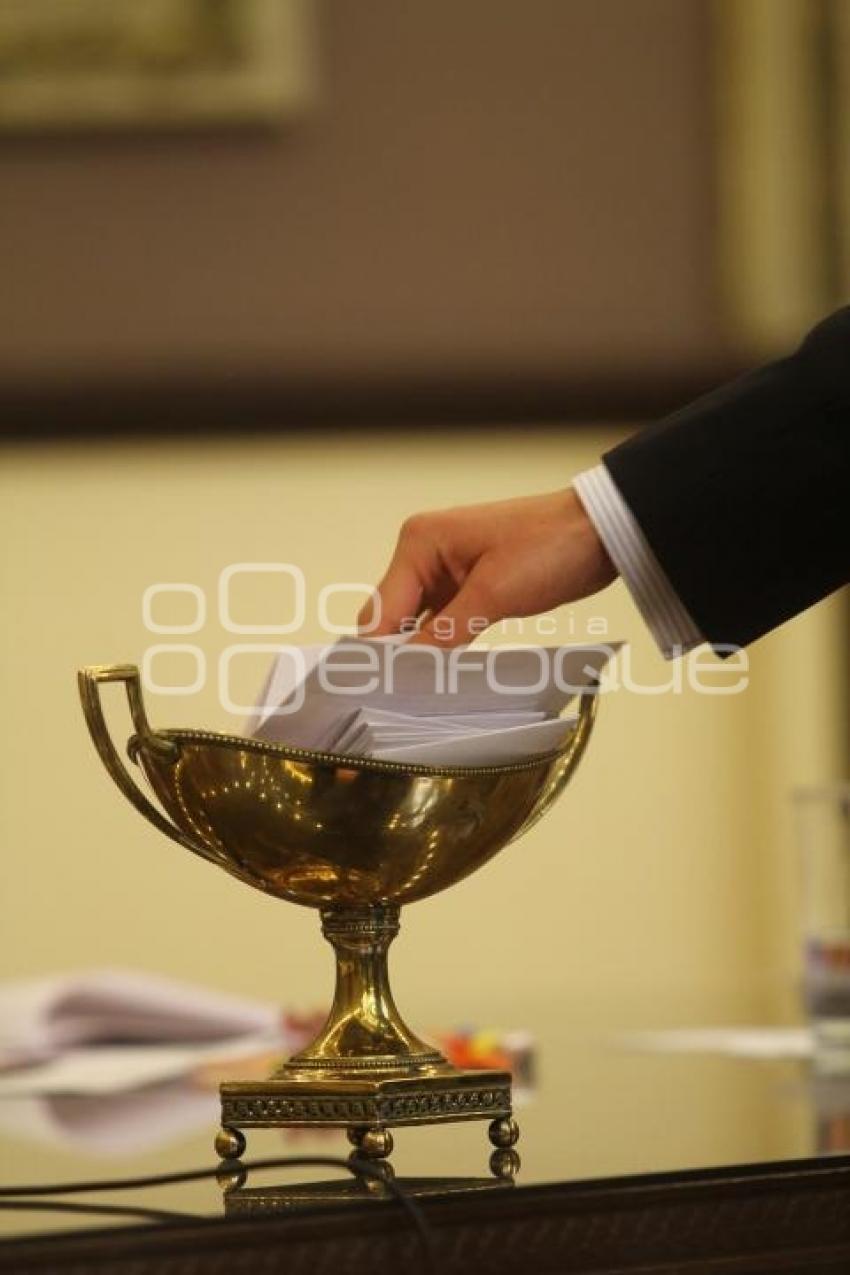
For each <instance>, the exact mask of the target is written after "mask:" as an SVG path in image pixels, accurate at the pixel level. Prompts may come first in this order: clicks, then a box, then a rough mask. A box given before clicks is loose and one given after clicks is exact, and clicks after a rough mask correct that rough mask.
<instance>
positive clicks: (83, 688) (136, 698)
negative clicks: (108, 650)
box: [77, 664, 228, 867]
mask: <svg viewBox="0 0 850 1275" xmlns="http://www.w3.org/2000/svg"><path fill="white" fill-rule="evenodd" d="M77 681H78V684H79V688H80V699H81V701H82V705H83V713H84V714H85V718H86V725H87V726H88V728H89V734H90V735H91V737H92V740H93V742H94V746H95V748H96V749H97V751H98V754H99V756H100V760H101V761H102V762H103V764H104V766H105V767H106V769H107V770H108V772H109V774H110V776H111V777H112V779H113V780H114V782H115V783H116V784H117V785H118V787H119V788H120V789H121V791H122V792H123V794H124V796H125V797H126V798H127V800H128V801H129V802H130V803H131V804H132V805H134V806H135V807H136V809H137V810H138V811H139V812H140V813H141V814H143V815H144V816H145V818H146V819H147V820H148V821H149V822H150V823H152V824H153V825H154V827H155V828H158V829H159V831H160V832H164V833H165V835H166V836H167V837H170V838H171V840H172V841H176V842H177V844H178V845H181V846H183V848H184V850H191V852H192V854H197V855H200V856H201V858H202V859H206V860H208V862H210V863H215V864H216V865H217V866H218V867H225V866H228V865H227V864H226V861H225V859H224V856H223V855H222V856H220V857H219V856H218V855H216V854H215V853H214V851H212V850H208V849H207V848H206V847H205V846H202V845H199V844H198V843H197V842H195V841H193V840H192V839H191V838H190V837H187V836H186V834H185V833H184V832H182V831H181V829H180V828H178V827H177V826H176V824H173V823H171V821H170V820H169V819H166V818H165V816H164V815H163V814H161V813H160V811H159V810H157V808H156V806H154V805H153V804H152V803H151V802H150V801H148V799H147V797H146V796H145V794H144V793H143V792H142V790H141V788H139V787H138V786H137V785H136V784H135V783H134V781H133V778H132V776H131V775H130V773H129V771H128V770H127V768H126V767H125V765H124V763H123V761H122V760H121V757H120V755H119V753H118V750H117V749H116V747H115V745H114V744H113V742H112V736H111V735H110V734H109V727H108V726H107V724H106V719H105V717H104V715H103V705H102V703H101V699H100V687H101V685H102V683H104V682H123V683H124V686H125V688H126V691H127V701H128V703H129V705H130V716H131V717H132V719H133V725H134V726H135V728H136V734H137V736H138V739H139V743H140V745H141V747H142V748H143V749H145V751H147V752H151V753H155V754H158V755H159V756H160V757H162V758H163V760H165V761H172V762H176V761H177V760H178V759H179V757H180V748H179V746H178V745H177V744H175V743H172V741H171V740H170V739H166V738H165V737H164V736H163V735H157V734H156V732H155V731H153V730H151V727H150V723H149V722H148V718H147V714H146V713H145V705H144V701H143V700H142V687H141V682H140V680H139V670H138V668H137V667H136V666H135V664H93V665H90V666H89V667H88V668H83V669H80V671H79V673H78V674H77Z"/></svg>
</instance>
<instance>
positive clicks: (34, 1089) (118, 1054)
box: [0, 1032, 290, 1100]
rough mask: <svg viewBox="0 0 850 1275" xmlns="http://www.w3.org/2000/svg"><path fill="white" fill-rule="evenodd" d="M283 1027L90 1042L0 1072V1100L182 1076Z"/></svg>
mask: <svg viewBox="0 0 850 1275" xmlns="http://www.w3.org/2000/svg"><path fill="white" fill-rule="evenodd" d="M289 1044H290V1041H289V1038H288V1037H286V1036H285V1035H284V1033H282V1032H279V1033H271V1032H266V1033H258V1034H257V1035H254V1036H239V1037H236V1038H233V1039H231V1040H218V1041H215V1042H214V1043H212V1042H207V1043H206V1044H203V1045H96V1046H90V1047H88V1048H79V1049H69V1050H66V1052H65V1053H63V1054H60V1055H59V1057H57V1058H51V1059H50V1060H49V1061H47V1062H43V1063H39V1064H37V1065H36V1066H31V1067H18V1068H16V1069H15V1070H13V1071H7V1072H4V1073H2V1074H0V1100H2V1099H7V1098H18V1097H23V1096H33V1095H36V1094H114V1093H126V1092H128V1091H129V1090H131V1089H141V1088H144V1087H145V1086H146V1085H153V1084H157V1083H159V1082H160V1081H163V1080H171V1079H173V1078H174V1077H175V1076H185V1075H187V1074H188V1073H190V1072H191V1071H192V1070H193V1069H194V1068H195V1067H197V1066H199V1065H200V1064H201V1063H204V1062H209V1061H211V1060H213V1061H214V1060H218V1059H221V1060H222V1061H230V1060H231V1059H239V1058H251V1057H254V1056H255V1055H257V1054H262V1053H266V1052H269V1051H273V1050H274V1049H276V1048H277V1047H278V1045H279V1046H280V1049H281V1053H283V1052H285V1050H286V1049H288V1047H289Z"/></svg>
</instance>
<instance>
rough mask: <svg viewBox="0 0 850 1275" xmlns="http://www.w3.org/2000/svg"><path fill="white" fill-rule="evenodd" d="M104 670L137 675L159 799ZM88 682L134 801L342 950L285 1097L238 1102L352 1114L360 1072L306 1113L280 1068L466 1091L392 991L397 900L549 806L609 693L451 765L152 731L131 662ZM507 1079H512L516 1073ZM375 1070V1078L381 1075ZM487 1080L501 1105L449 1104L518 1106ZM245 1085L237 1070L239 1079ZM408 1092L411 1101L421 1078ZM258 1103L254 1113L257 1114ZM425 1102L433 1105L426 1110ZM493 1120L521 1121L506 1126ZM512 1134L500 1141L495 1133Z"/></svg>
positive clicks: (487, 855) (494, 847)
mask: <svg viewBox="0 0 850 1275" xmlns="http://www.w3.org/2000/svg"><path fill="white" fill-rule="evenodd" d="M104 682H122V683H124V685H125V688H126V692H127V697H128V701H129V706H130V713H131V716H132V719H133V725H134V727H135V733H134V734H133V735H132V736H131V738H130V740H129V742H128V745H127V751H128V753H129V756H130V758H131V760H133V761H134V762H136V763H137V764H138V766H139V767H140V768H141V770H142V771H143V772H144V775H145V777H146V778H147V780H148V783H149V785H150V787H151V789H152V790H153V793H154V794H155V795H156V797H157V798H158V800H159V803H160V805H161V807H162V810H159V809H157V808H156V807H155V806H154V805H153V804H152V803H151V802H150V801H149V800H148V798H147V796H146V795H145V794H144V792H143V791H142V790H141V789H140V788H139V787H137V785H136V783H135V782H134V780H133V778H132V777H131V775H130V772H129V771H128V770H127V768H126V767H125V765H124V763H123V761H122V759H121V756H120V754H119V752H118V750H117V749H116V748H115V745H114V744H113V742H112V739H111V736H110V734H109V731H108V728H107V726H106V722H105V719H104V715H103V709H102V705H101V702H100V687H101V684H102V683H104ZM79 685H80V695H81V699H82V704H83V710H84V713H85V717H86V721H87V723H88V727H89V731H90V732H91V736H92V739H93V740H94V744H95V747H96V748H97V750H98V753H99V754H100V757H101V759H102V760H103V763H104V765H105V766H106V769H107V770H108V771H109V774H110V775H111V776H112V778H113V780H114V781H115V783H116V784H117V785H118V787H119V788H120V789H121V791H122V792H123V793H124V795H125V796H126V797H127V798H128V800H129V801H131V802H132V804H133V805H134V806H135V807H136V809H137V810H139V811H140V812H141V813H142V814H143V815H144V816H145V817H146V818H147V819H149V820H150V822H151V823H153V824H154V825H155V826H156V827H157V828H159V829H160V831H162V832H164V833H165V834H166V835H167V836H169V837H171V838H172V840H174V841H176V842H178V843H179V844H180V845H181V846H183V847H185V848H186V849H187V850H190V851H191V852H192V853H193V854H197V855H199V856H200V857H201V858H203V859H206V860H207V861H208V862H210V863H214V864H216V865H217V866H218V867H220V868H223V869H224V871H225V872H228V873H230V875H231V876H234V877H237V878H238V879H239V880H240V881H244V882H246V883H247V884H248V885H252V886H254V887H255V888H256V889H259V890H263V891H264V892H265V893H267V894H273V895H275V896H277V897H278V898H281V899H289V900H290V901H291V902H293V903H300V904H304V905H307V906H309V907H315V908H318V909H320V912H321V917H322V929H323V932H324V934H325V937H326V938H328V939H329V940H330V942H331V943H332V944H333V946H334V949H335V951H336V955H337V982H336V993H335V997H334V1004H333V1007H332V1009H331V1012H330V1015H329V1018H328V1021H327V1023H326V1024H325V1026H324V1028H323V1029H322V1031H321V1032H320V1033H319V1036H318V1037H317V1038H316V1040H315V1041H313V1043H312V1044H311V1045H309V1046H308V1047H307V1048H306V1049H304V1050H301V1051H300V1053H299V1054H297V1055H296V1056H295V1057H294V1058H292V1059H291V1060H290V1061H289V1062H288V1063H286V1064H285V1065H284V1066H283V1068H281V1070H280V1071H279V1072H278V1073H276V1077H275V1079H276V1081H277V1082H278V1087H277V1089H276V1090H275V1091H274V1092H275V1094H276V1095H277V1097H276V1098H275V1099H274V1101H275V1102H277V1103H278V1106H277V1107H274V1109H273V1110H272V1107H269V1105H268V1104H269V1102H271V1101H272V1099H270V1098H264V1099H263V1103H265V1105H262V1103H261V1104H260V1106H257V1107H256V1109H255V1108H251V1109H250V1111H249V1110H248V1106H245V1103H244V1102H243V1105H242V1107H238V1104H237V1108H234V1110H236V1111H237V1115H238V1114H240V1113H241V1115H242V1117H244V1118H243V1119H242V1123H254V1124H258V1123H259V1124H262V1123H271V1124H293V1123H295V1124H297V1123H311V1122H315V1121H316V1120H318V1121H319V1122H324V1123H337V1124H339V1123H343V1124H347V1125H349V1127H351V1124H352V1121H351V1119H350V1118H349V1117H348V1116H346V1115H345V1114H344V1113H345V1111H347V1110H348V1108H347V1107H346V1106H345V1104H346V1102H348V1101H349V1098H350V1085H349V1087H348V1089H346V1090H345V1094H346V1095H347V1096H343V1097H338V1096H337V1097H335V1098H334V1099H333V1102H332V1103H331V1107H330V1108H328V1109H327V1110H326V1111H325V1113H324V1118H323V1117H322V1116H321V1113H320V1112H319V1111H318V1109H316V1110H315V1111H314V1110H313V1109H308V1108H307V1107H305V1108H304V1110H303V1112H302V1111H301V1108H300V1107H299V1108H298V1111H297V1112H296V1116H297V1115H298V1113H299V1112H300V1113H301V1115H303V1119H301V1118H300V1117H299V1118H288V1117H289V1116H290V1115H291V1114H292V1110H294V1108H292V1104H291V1103H290V1105H289V1106H286V1103H284V1105H283V1106H280V1103H281V1102H283V1098H281V1090H280V1084H282V1083H284V1082H286V1084H288V1085H289V1086H290V1089H291V1087H292V1086H293V1085H295V1088H296V1090H297V1087H298V1085H299V1084H301V1086H302V1090H303V1086H304V1085H305V1084H306V1085H308V1086H309V1085H312V1086H313V1088H314V1089H315V1086H316V1084H317V1083H320V1084H324V1085H326V1086H327V1085H331V1086H334V1085H335V1086H337V1088H336V1089H334V1090H333V1092H334V1094H337V1090H338V1086H339V1083H340V1081H343V1082H347V1081H350V1080H351V1079H352V1078H358V1079H359V1080H360V1081H365V1080H367V1079H368V1078H370V1077H371V1078H372V1079H373V1080H374V1079H375V1077H380V1078H381V1082H383V1081H386V1080H387V1079H388V1078H389V1079H394V1081H395V1082H401V1081H404V1083H408V1082H409V1080H410V1078H411V1077H416V1078H418V1080H417V1083H418V1084H419V1088H417V1089H416V1094H417V1095H418V1097H417V1101H425V1100H426V1099H427V1101H428V1102H431V1103H432V1106H431V1108H429V1110H430V1111H431V1115H432V1117H433V1110H434V1108H433V1094H430V1095H429V1094H428V1091H427V1085H426V1089H424V1090H423V1089H422V1083H424V1082H427V1081H431V1082H435V1083H438V1084H440V1085H442V1086H443V1088H444V1089H445V1087H446V1085H448V1086H449V1089H445V1092H446V1094H448V1095H449V1098H450V1097H451V1095H452V1094H454V1095H455V1096H456V1095H457V1094H458V1093H460V1092H461V1090H460V1089H458V1085H459V1084H460V1082H461V1081H463V1079H464V1076H465V1075H467V1073H458V1072H456V1071H455V1070H454V1069H453V1068H451V1067H449V1065H448V1064H447V1063H446V1061H445V1059H443V1058H442V1056H441V1055H440V1054H439V1053H438V1052H437V1051H436V1050H434V1049H433V1048H432V1047H430V1046H428V1045H427V1044H425V1043H424V1042H423V1041H421V1040H419V1039H418V1038H417V1037H416V1036H414V1034H413V1033H412V1032H411V1031H410V1029H409V1028H408V1027H407V1026H406V1025H405V1023H404V1022H403V1021H402V1019H401V1018H400V1016H399V1014H398V1010H397V1009H396V1007H395V1004H394V1002H393V999H392V994H391V992H390V988H389V979H388V974H387V966H386V953H387V949H388V947H389V944H390V942H391V941H392V939H393V938H394V937H395V934H396V933H397V932H398V927H399V919H398V918H399V908H400V906H401V905H402V904H405V903H413V902H415V901H416V900H417V899H424V898H427V897H428V895H432V894H436V893H437V891H439V890H443V889H445V888H446V887H447V886H451V885H454V884H455V882H457V881H460V880H462V879H463V878H464V877H466V876H468V875H469V874H470V873H471V872H474V871H475V870H476V869H477V868H480V867H481V866H482V865H483V864H484V863H486V862H487V861H488V859H491V858H492V857H493V855H495V854H496V853H497V852H498V851H499V850H501V849H502V847H503V846H505V845H507V844H508V843H509V842H511V841H513V840H515V839H516V838H517V837H518V836H519V835H520V834H521V833H523V832H524V831H525V830H526V829H528V828H529V827H530V826H531V825H532V824H533V823H534V822H536V820H537V819H539V818H540V816H541V815H542V814H543V813H544V811H545V810H547V809H548V807H549V806H550V805H551V803H552V802H553V801H554V800H555V798H556V797H557V796H558V794H559V793H560V792H561V791H562V789H563V788H564V786H565V784H566V783H567V781H568V779H569V777H570V775H571V774H572V772H573V771H574V769H575V767H576V766H577V765H578V762H579V760H580V758H581V756H582V754H583V752H584V749H585V748H586V746H587V742H588V739H589V737H590V733H591V730H592V728H593V722H594V717H595V710H596V703H597V696H596V695H595V694H592V693H588V694H583V695H582V696H581V697H580V704H579V712H578V717H577V719H576V723H575V726H574V727H573V729H572V730H571V732H570V734H569V736H568V737H567V739H566V740H565V742H564V744H563V746H562V747H561V748H560V749H559V750H558V751H557V752H554V753H551V754H548V755H546V756H543V757H539V758H535V759H533V760H531V761H525V762H522V763H519V764H515V765H504V766H480V767H439V766H418V765H407V764H402V763H398V762H391V761H375V760H371V759H368V758H360V757H357V758H354V757H345V756H341V755H337V754H333V753H322V752H312V751H308V750H306V749H300V748H288V747H285V746H282V745H277V744H269V743H264V742H261V741H258V740H253V739H245V738H241V737H239V736H234V735H223V734H215V733H213V732H209V731H201V730H162V731H154V730H153V729H152V728H151V726H150V725H149V723H148V720H147V715H146V713H145V709H144V704H143V700H142V693H141V685H140V679H139V672H138V669H137V668H135V666H133V665H100V666H95V667H91V668H86V669H83V670H81V672H80V674H79ZM163 811H164V813H163ZM504 1080H505V1082H506V1084H507V1086H508V1089H509V1077H504ZM269 1083H271V1082H267V1084H266V1087H265V1088H264V1090H263V1093H265V1094H266V1095H268V1093H269V1090H268V1084H269ZM375 1083H376V1085H377V1089H376V1090H375V1092H376V1093H377V1092H378V1090H379V1089H381V1084H378V1082H377V1081H376V1082H375ZM471 1083H472V1082H471ZM475 1084H478V1089H476V1090H474V1092H475V1094H476V1095H477V1097H476V1101H477V1102H478V1106H479V1107H481V1106H482V1103H483V1108H486V1107H487V1102H484V1101H483V1099H484V1098H485V1097H487V1098H488V1101H491V1100H492V1101H491V1106H492V1104H493V1103H495V1104H496V1106H495V1107H494V1108H493V1111H490V1112H488V1111H486V1110H484V1109H482V1110H477V1109H476V1111H475V1112H473V1111H472V1110H471V1108H469V1106H468V1105H467V1107H466V1108H463V1101H461V1108H458V1110H465V1111H466V1114H465V1115H461V1116H458V1115H457V1111H456V1110H455V1109H454V1108H452V1107H451V1106H450V1105H449V1106H448V1107H446V1111H445V1113H444V1117H441V1118H446V1119H451V1118H454V1119H457V1118H472V1117H473V1115H483V1114H493V1113H494V1112H495V1114H496V1115H497V1116H500V1117H502V1118H504V1119H506V1118H507V1116H508V1115H509V1112H510V1106H509V1094H508V1098H507V1099H504V1093H505V1092H508V1090H507V1089H505V1087H504V1086H503V1088H502V1090H500V1089H499V1086H498V1084H496V1083H495V1082H494V1083H493V1084H492V1085H491V1086H490V1089H489V1090H486V1091H481V1092H480V1093H479V1091H480V1083H479V1082H478V1081H477V1080H476V1081H475ZM451 1086H454V1088H451ZM250 1088H251V1087H250V1086H247V1089H250ZM462 1088H463V1086H462V1085H461V1089H462ZM239 1089H240V1086H238V1085H236V1086H234V1085H233V1084H231V1085H229V1086H223V1089H222V1093H223V1096H224V1093H225V1090H227V1091H228V1092H229V1093H230V1094H231V1097H232V1093H233V1092H235V1091H236V1090H239ZM247 1089H246V1085H245V1084H243V1085H242V1086H241V1091H245V1092H247ZM383 1089H384V1090H386V1085H383ZM288 1092H289V1090H287V1093H288ZM324 1092H327V1091H326V1090H325V1091H324ZM470 1092H472V1091H470ZM423 1094H425V1098H423V1097H422V1095H423ZM499 1094H502V1097H499V1096H498V1095H499ZM243 1096H244V1094H243ZM385 1096H386V1095H385ZM449 1098H446V1102H448V1101H449ZM479 1098H480V1099H481V1100H480V1101H479ZM452 1100H453V1101H454V1099H452ZM234 1101H236V1100H235V1099H234ZM240 1101H241V1099H240ZM293 1101H294V1100H293ZM399 1101H400V1099H399ZM405 1101H407V1102H408V1107H409V1103H410V1101H411V1099H410V1096H409V1093H408V1095H407V1097H406V1098H405ZM459 1101H460V1099H459ZM246 1102H247V1099H246ZM287 1102H289V1099H287ZM500 1102H501V1104H502V1105H501V1107H499V1105H498V1103H500ZM505 1102H507V1103H508V1105H507V1107H506V1106H505ZM334 1103H336V1106H334ZM296 1106H297V1103H296ZM426 1106H427V1102H426ZM243 1108H244V1110H243ZM399 1110H400V1111H401V1113H402V1115H404V1111H403V1110H402V1109H401V1108H400V1109H399ZM404 1110H407V1108H405V1109H404ZM422 1111H423V1112H424V1111H425V1108H424V1107H423V1108H422ZM245 1112H248V1114H247V1115H246V1114H245ZM252 1112H253V1115H254V1116H256V1119H254V1118H249V1117H251V1113H252ZM276 1112H277V1113H278V1115H280V1113H281V1112H283V1116H280V1118H278V1116H277V1115H275V1113H276ZM269 1113H271V1114H269ZM334 1113H336V1115H338V1116H339V1119H336V1120H335V1119H334V1118H333V1117H334ZM408 1114H409V1112H408ZM420 1115H421V1118H422V1119H426V1118H429V1117H428V1115H427V1112H426V1113H425V1114H424V1115H423V1114H422V1113H421V1112H420ZM266 1116H267V1117H268V1118H267V1119H266V1118H265V1117H266ZM284 1116H287V1118H283V1117H284ZM418 1118H419V1117H417V1119H418ZM399 1122H402V1123H404V1122H406V1123H413V1122H415V1121H414V1120H412V1119H411V1120H407V1119H404V1120H401V1121H399V1120H394V1121H390V1120H389V1119H388V1118H384V1116H381V1117H380V1118H378V1117H375V1118H372V1117H370V1118H369V1119H368V1120H365V1123H364V1128H366V1127H367V1126H368V1128H369V1130H370V1131H371V1134H374V1135H375V1136H374V1137H373V1138H372V1142H374V1143H375V1145H378V1143H379V1142H381V1139H380V1138H379V1137H378V1135H379V1134H381V1132H382V1131H385V1126H386V1125H387V1124H388V1123H399ZM225 1123H226V1124H228V1125H229V1126H230V1127H229V1128H228V1129H227V1130H226V1133H225V1135H222V1136H223V1137H224V1138H225V1141H227V1139H230V1141H229V1142H228V1143H227V1145H231V1146H237V1145H238V1139H239V1137H241V1135H238V1133H237V1131H235V1130H234V1128H233V1127H232V1126H233V1125H234V1124H235V1123H236V1121H235V1118H231V1119H230V1120H229V1121H226V1122H225ZM496 1136H498V1138H503V1139H504V1138H505V1137H508V1136H509V1135H508V1134H506V1133H505V1132H504V1130H502V1131H501V1132H500V1133H499V1134H498V1135H494V1137H496ZM234 1140H235V1141H234ZM384 1142H385V1140H384ZM384 1142H381V1145H384ZM223 1145H224V1144H223ZM243 1145H244V1144H243ZM364 1145H366V1144H364ZM369 1145H371V1143H369ZM503 1145H505V1144H504V1143H503V1141H497V1146H498V1147H502V1146H503Z"/></svg>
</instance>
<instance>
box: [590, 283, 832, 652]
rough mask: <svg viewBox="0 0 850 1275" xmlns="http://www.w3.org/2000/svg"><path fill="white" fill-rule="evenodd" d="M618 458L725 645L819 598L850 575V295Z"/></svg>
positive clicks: (624, 482) (631, 502) (705, 627)
mask: <svg viewBox="0 0 850 1275" xmlns="http://www.w3.org/2000/svg"><path fill="white" fill-rule="evenodd" d="M604 461H605V464H606V466H607V467H608V470H609V472H610V474H611V477H612V478H613V480H614V482H615V483H616V485H617V487H618V488H619V490H620V492H621V493H622V496H623V498H624V500H625V501H626V503H627V504H628V506H629V508H630V509H631V511H632V513H633V514H634V516H635V518H636V519H637V521H638V523H639V524H640V527H641V529H642V530H643V533H644V535H645V536H646V538H647V540H648V541H649V544H650V546H651V547H652V549H653V551H654V553H655V555H656V557H657V559H658V561H659V562H660V564H661V566H662V567H663V569H664V571H665V572H666V574H667V577H668V579H669V580H670V583H671V584H672V586H673V588H674V589H675V590H676V592H677V593H678V595H679V597H680V599H681V600H682V602H683V603H684V605H685V606H686V607H687V609H688V611H689V612H690V614H691V616H692V617H693V619H694V620H695V622H696V623H697V625H698V626H699V628H700V631H701V632H702V634H703V635H704V636H705V637H706V638H707V639H708V640H709V641H710V642H711V643H713V644H714V645H718V644H723V643H730V644H735V645H740V646H743V645H746V643H748V642H751V641H753V640H754V639H755V638H758V637H760V636H761V635H762V634H764V633H767V632H768V630H770V629H772V628H774V627H775V626H776V625H778V624H781V623H782V621H783V620H787V619H789V618H790V617H791V616H793V615H796V614H797V613H798V612H800V611H802V610H804V609H805V608H806V607H808V606H811V604H812V603H814V602H817V601H818V600H819V599H820V598H823V597H825V596H826V594H828V593H831V592H832V591H833V590H834V589H837V588H839V587H840V586H841V585H842V584H846V583H847V581H848V579H850V307H846V308H845V309H842V310H839V311H838V312H837V313H836V314H833V315H832V316H831V317H830V318H828V319H826V320H824V322H823V323H821V324H819V325H818V327H816V328H815V329H814V330H813V331H812V332H811V333H810V334H809V335H808V336H807V337H806V339H805V341H804V342H803V344H802V345H801V346H800V348H799V349H798V350H797V351H796V353H794V354H792V355H790V356H789V357H788V358H784V359H781V360H779V361H778V362H776V363H771V364H769V365H768V366H767V367H763V368H760V369H759V370H758V371H755V372H751V373H748V374H747V375H746V376H743V377H741V378H740V379H738V380H736V381H733V382H732V383H731V384H729V385H725V386H723V387H722V388H721V389H718V390H715V391H714V392H713V393H711V394H708V395H706V396H705V397H704V398H701V399H698V400H697V402H695V403H692V404H691V405H690V406H688V407H686V408H683V409H682V410H681V411H679V412H676V413H674V414H673V415H672V416H669V417H667V418H666V419H664V420H662V421H659V422H658V423H657V424H655V425H652V426H649V427H647V428H646V429H644V430H642V431H641V432H640V433H638V434H636V435H635V436H634V437H633V438H630V439H628V440H627V441H626V442H625V443H623V444H621V445H620V446H619V447H616V448H614V450H613V451H610V452H608V453H607V455H606V456H605V457H604Z"/></svg>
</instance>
